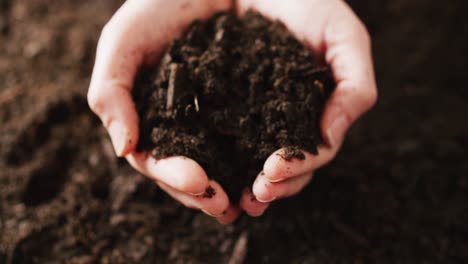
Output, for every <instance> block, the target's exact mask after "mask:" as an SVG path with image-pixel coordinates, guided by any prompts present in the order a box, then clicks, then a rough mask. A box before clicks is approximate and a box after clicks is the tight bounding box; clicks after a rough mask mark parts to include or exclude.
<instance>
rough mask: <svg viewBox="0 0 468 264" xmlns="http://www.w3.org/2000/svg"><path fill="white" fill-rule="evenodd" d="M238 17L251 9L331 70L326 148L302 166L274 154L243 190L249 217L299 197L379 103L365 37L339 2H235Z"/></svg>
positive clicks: (325, 122)
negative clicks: (332, 86)
mask: <svg viewBox="0 0 468 264" xmlns="http://www.w3.org/2000/svg"><path fill="white" fill-rule="evenodd" d="M236 8H237V9H238V12H239V13H243V12H245V11H246V10H247V9H249V8H252V9H255V10H257V11H258V12H260V13H262V14H263V15H265V16H267V17H269V18H271V19H279V20H280V21H282V22H283V23H284V24H285V25H286V26H287V27H288V28H289V29H290V30H291V31H292V32H293V33H294V34H295V35H296V36H297V37H298V38H299V39H301V40H303V41H304V43H305V44H306V46H308V47H310V48H311V49H312V50H313V51H314V52H315V53H316V54H319V55H323V56H324V57H325V60H326V62H327V63H328V64H329V65H331V68H332V71H333V75H334V78H335V81H336V83H337V87H336V90H335V91H334V92H333V94H332V96H331V98H330V99H329V101H328V103H327V105H326V107H325V111H324V114H323V117H322V121H321V124H320V125H321V128H322V135H323V138H324V139H325V143H326V144H325V146H321V147H319V155H318V156H315V155H312V154H310V153H305V156H306V159H305V160H298V159H294V160H292V161H290V162H288V161H285V160H284V159H282V158H281V156H280V155H277V153H278V152H281V151H282V150H278V151H277V152H275V153H273V154H272V155H271V156H270V157H269V158H268V159H267V160H266V162H265V164H264V167H263V173H260V175H259V176H258V177H257V179H256V181H255V183H254V185H253V195H254V197H255V198H256V199H252V194H251V193H250V192H249V191H248V190H247V189H246V190H245V192H244V194H243V196H242V198H241V203H240V206H241V208H242V209H243V210H245V211H246V212H247V213H248V214H249V215H251V216H259V215H261V214H262V213H263V212H264V211H265V210H266V208H267V207H268V205H269V203H270V202H271V201H273V200H276V199H279V198H284V197H288V196H291V195H294V194H296V193H298V192H299V191H300V190H301V189H302V188H303V187H304V186H305V185H307V183H308V182H309V181H310V180H311V178H312V174H313V172H314V171H315V170H317V169H318V168H320V167H321V166H323V165H325V164H326V163H328V162H329V161H330V160H332V159H333V158H334V157H335V155H336V153H337V151H338V150H339V148H340V146H341V144H342V143H343V139H344V136H345V133H346V131H347V130H348V128H349V127H350V125H351V124H352V123H353V122H354V121H356V119H357V118H358V117H359V116H361V115H362V114H363V113H364V112H366V111H367V110H368V109H370V108H371V107H372V106H373V105H374V103H375V101H376V99H377V89H376V83H375V77H374V71H373V65H372V55H371V47H370V37H369V34H368V32H367V30H366V28H365V27H364V25H363V24H362V22H361V21H360V20H359V19H358V17H357V16H356V15H355V14H354V13H353V11H352V10H351V9H350V8H349V6H347V5H346V3H345V2H343V1H342V0H291V1H282V0H268V1H267V0H238V2H237V5H236Z"/></svg>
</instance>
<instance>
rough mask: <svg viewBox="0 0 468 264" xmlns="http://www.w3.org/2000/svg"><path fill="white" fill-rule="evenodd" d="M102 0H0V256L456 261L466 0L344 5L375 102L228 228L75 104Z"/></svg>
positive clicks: (466, 258) (467, 237)
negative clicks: (134, 158)
mask: <svg viewBox="0 0 468 264" xmlns="http://www.w3.org/2000/svg"><path fill="white" fill-rule="evenodd" d="M116 2H117V1H113V0H102V1H90V0H84V1H71V0H62V1H57V0H38V1H28V0H14V1H13V0H4V1H2V2H0V263H225V262H227V261H229V260H239V259H240V260H244V263H467V262H468V250H467V249H468V224H467V223H468V207H467V201H468V163H467V162H466V160H467V159H468V151H467V149H468V136H467V135H468V122H466V114H467V113H468V90H467V89H466V87H467V82H466V69H467V68H468V65H467V64H468V61H467V59H466V58H467V56H468V54H467V52H466V42H467V41H466V38H467V37H466V36H468V32H467V31H468V20H467V19H466V10H467V9H468V6H467V3H466V1H462V0H454V1H450V2H447V3H444V4H441V3H440V2H437V1H425V0H395V1H362V0H352V1H350V4H351V6H352V7H353V9H354V10H355V11H356V12H357V13H358V15H359V16H360V17H361V18H362V19H363V20H364V22H365V23H366V25H367V26H368V28H369V31H370V33H371V35H372V37H373V49H374V60H375V65H376V74H377V80H378V85H379V92H380V98H379V102H378V104H377V106H376V107H375V109H374V110H373V111H372V112H370V113H369V114H367V115H366V116H365V117H364V118H363V119H361V120H360V121H359V122H358V123H357V124H356V125H355V126H354V127H353V128H352V129H351V131H350V134H349V135H348V138H347V141H346V142H345V144H344V146H343V149H342V151H341V152H340V153H339V155H338V157H337V158H336V160H335V161H334V162H332V163H331V164H329V165H328V166H326V167H325V168H323V169H321V170H320V171H318V172H316V174H315V176H314V180H313V181H312V183H311V184H310V185H309V186H308V188H306V189H305V190H304V191H303V192H302V193H301V194H300V195H298V196H297V197H294V198H291V199H287V200H284V201H278V202H275V203H274V204H273V205H272V206H271V208H269V210H268V211H267V212H266V214H265V215H264V216H262V217H260V218H258V219H253V218H249V217H245V216H244V217H242V218H241V219H240V221H239V222H237V223H236V224H235V225H232V226H227V227H224V226H221V225H218V224H217V223H215V221H214V220H212V219H211V218H210V217H208V216H205V215H203V214H201V213H198V212H195V211H191V210H188V209H186V208H183V207H182V206H180V205H179V204H178V203H177V202H175V201H173V200H172V199H171V198H170V197H168V196H167V195H166V194H165V193H164V192H162V191H161V190H159V189H158V188H157V187H156V186H155V185H154V184H153V183H152V182H151V181H150V180H148V179H146V178H145V177H143V176H141V175H139V174H137V173H135V171H134V170H133V169H131V168H130V167H129V166H128V165H127V163H126V162H125V161H123V160H118V159H116V158H115V157H114V154H113V150H112V146H111V144H110V141H109V139H108V136H107V134H106V133H105V131H104V129H103V128H102V126H101V124H100V122H99V121H98V120H97V118H96V117H95V116H94V115H93V114H92V113H91V112H90V111H89V110H88V107H87V104H86V96H85V95H86V91H87V87H88V84H89V77H90V74H91V69H92V65H93V60H94V52H95V46H96V42H97V38H98V36H99V33H100V31H101V28H102V26H103V25H104V23H105V22H106V21H107V20H108V19H109V18H110V16H111V15H112V13H113V12H114V11H115V10H116V9H117V8H118V6H119V4H121V3H116ZM243 256H245V257H243Z"/></svg>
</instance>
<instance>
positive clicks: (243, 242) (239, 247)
mask: <svg viewBox="0 0 468 264" xmlns="http://www.w3.org/2000/svg"><path fill="white" fill-rule="evenodd" d="M247 242H248V233H247V231H244V232H242V233H241V234H240V236H239V238H238V239H237V241H236V244H235V245H234V249H233V250H232V254H231V257H230V258H229V261H228V264H242V263H244V260H245V257H246V256H247Z"/></svg>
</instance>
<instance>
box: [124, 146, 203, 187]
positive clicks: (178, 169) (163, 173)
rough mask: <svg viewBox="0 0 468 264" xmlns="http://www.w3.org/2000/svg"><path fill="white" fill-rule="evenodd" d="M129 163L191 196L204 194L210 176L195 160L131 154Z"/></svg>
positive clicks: (145, 173)
mask: <svg viewBox="0 0 468 264" xmlns="http://www.w3.org/2000/svg"><path fill="white" fill-rule="evenodd" d="M126 158H127V160H128V162H129V163H130V164H131V165H132V166H133V167H134V168H135V169H137V170H138V171H140V172H141V173H142V174H144V175H146V176H148V177H150V178H151V179H153V180H155V181H158V182H162V183H164V184H166V185H168V186H170V187H171V188H173V189H175V190H177V191H179V192H184V193H188V194H191V195H200V194H203V193H204V192H205V190H206V188H207V187H208V185H209V181H208V176H207V175H206V173H205V171H204V170H203V168H202V167H200V165H198V163H196V162H195V161H194V160H192V159H189V158H186V157H181V156H176V157H168V158H164V159H160V160H155V159H154V158H153V157H152V156H150V155H148V154H147V153H135V152H134V153H131V154H129V155H127V156H126Z"/></svg>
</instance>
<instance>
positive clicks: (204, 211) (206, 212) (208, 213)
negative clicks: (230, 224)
mask: <svg viewBox="0 0 468 264" xmlns="http://www.w3.org/2000/svg"><path fill="white" fill-rule="evenodd" d="M201 211H202V212H203V213H205V214H207V215H209V216H212V217H220V216H223V215H225V214H226V212H222V213H221V214H219V215H215V214H212V213H210V212H208V211H206V210H204V209H201Z"/></svg>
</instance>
